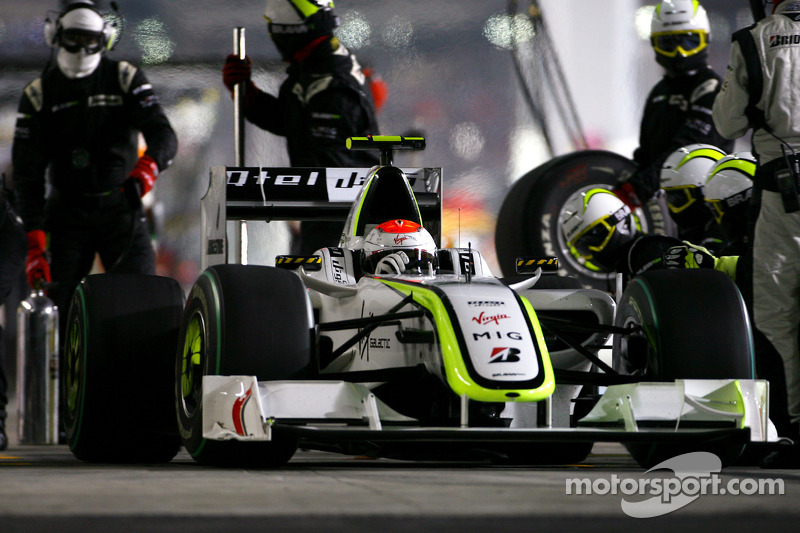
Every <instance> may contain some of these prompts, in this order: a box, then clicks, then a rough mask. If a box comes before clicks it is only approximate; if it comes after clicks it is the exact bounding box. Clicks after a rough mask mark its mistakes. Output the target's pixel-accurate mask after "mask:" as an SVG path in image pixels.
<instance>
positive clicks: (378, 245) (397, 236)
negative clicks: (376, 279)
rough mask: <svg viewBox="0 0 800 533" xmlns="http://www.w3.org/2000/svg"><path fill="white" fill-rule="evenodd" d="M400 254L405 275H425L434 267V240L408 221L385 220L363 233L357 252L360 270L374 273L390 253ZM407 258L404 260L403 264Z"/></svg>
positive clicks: (423, 230) (425, 231) (424, 230)
mask: <svg viewBox="0 0 800 533" xmlns="http://www.w3.org/2000/svg"><path fill="white" fill-rule="evenodd" d="M398 252H404V253H405V254H406V257H405V258H404V262H405V263H406V264H405V272H416V273H421V274H424V273H427V272H428V269H429V266H428V265H432V266H433V268H435V267H436V265H437V260H436V241H434V240H433V236H432V235H431V234H430V233H428V230H426V229H425V228H423V227H422V226H421V225H419V224H417V223H416V222H412V221H410V220H402V219H398V220H389V221H386V222H384V223H382V224H379V225H378V226H376V227H375V228H373V229H372V230H371V231H370V232H369V233H367V236H366V238H365V239H364V246H363V248H362V249H361V267H362V269H363V270H364V272H365V273H367V274H374V273H376V269H377V267H378V263H380V262H381V260H382V259H384V258H386V257H387V256H389V255H391V254H395V253H398ZM405 259H407V261H405Z"/></svg>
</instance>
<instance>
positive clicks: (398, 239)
mask: <svg viewBox="0 0 800 533" xmlns="http://www.w3.org/2000/svg"><path fill="white" fill-rule="evenodd" d="M410 238H411V237H410V236H409V235H399V236H397V237H395V238H394V243H395V244H403V243H404V242H405V240H406V239H410Z"/></svg>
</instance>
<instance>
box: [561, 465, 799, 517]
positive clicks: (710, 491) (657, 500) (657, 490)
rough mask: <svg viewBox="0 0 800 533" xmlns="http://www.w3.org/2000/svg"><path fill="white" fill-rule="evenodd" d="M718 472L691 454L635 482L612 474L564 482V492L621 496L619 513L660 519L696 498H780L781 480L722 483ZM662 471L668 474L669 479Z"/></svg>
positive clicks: (645, 474)
mask: <svg viewBox="0 0 800 533" xmlns="http://www.w3.org/2000/svg"><path fill="white" fill-rule="evenodd" d="M721 469H722V461H720V459H719V457H717V456H716V455H714V454H713V453H708V452H692V453H686V454H683V455H679V456H677V457H673V458H672V459H667V460H666V461H663V462H661V463H659V464H657V465H656V466H654V467H653V468H651V469H650V470H648V471H647V472H645V473H644V475H643V476H642V477H640V478H638V479H636V478H619V477H618V476H617V475H616V474H613V475H612V476H611V479H608V478H596V479H589V478H567V480H566V492H567V495H608V494H612V495H617V494H622V501H621V502H620V507H621V508H622V512H624V513H625V514H626V515H628V516H631V517H633V518H653V517H656V516H662V515H665V514H668V513H671V512H672V511H677V510H678V509H680V508H682V507H685V506H687V505H689V504H690V503H692V502H693V501H695V500H696V499H697V498H699V497H700V496H708V495H712V496H713V495H725V494H727V495H732V496H753V495H756V494H758V495H764V494H766V495H776V494H779V495H783V494H784V490H785V487H784V482H783V480H782V479H770V478H759V479H738V478H732V479H726V480H723V479H722V478H720V476H719V473H720V470H721ZM665 471H671V472H672V476H669V475H667V474H666V472H665ZM649 474H652V476H649ZM661 474H664V475H661ZM645 476H647V477H645ZM656 476H658V477H656Z"/></svg>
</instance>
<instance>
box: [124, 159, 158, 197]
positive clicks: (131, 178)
mask: <svg viewBox="0 0 800 533" xmlns="http://www.w3.org/2000/svg"><path fill="white" fill-rule="evenodd" d="M157 178H158V165H157V164H156V161H155V159H153V158H152V157H150V156H149V155H143V156H142V157H140V158H139V160H138V161H137V162H136V166H135V167H133V170H131V173H130V174H128V178H127V179H126V180H125V181H124V182H123V184H122V192H124V193H125V198H126V199H127V200H128V204H129V205H130V206H131V208H133V209H134V210H135V209H138V208H139V207H141V205H142V201H141V199H140V198H141V197H142V196H144V195H145V194H147V193H148V192H150V191H151V190H152V189H153V185H154V184H155V182H156V179H157Z"/></svg>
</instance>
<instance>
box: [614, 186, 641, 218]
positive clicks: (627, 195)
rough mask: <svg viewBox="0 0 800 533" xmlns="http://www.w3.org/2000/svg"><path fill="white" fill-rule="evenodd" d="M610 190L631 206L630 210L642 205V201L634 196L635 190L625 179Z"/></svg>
mask: <svg viewBox="0 0 800 533" xmlns="http://www.w3.org/2000/svg"><path fill="white" fill-rule="evenodd" d="M611 192H613V193H614V194H616V195H617V196H618V197H619V199H620V200H622V202H623V203H624V204H625V205H627V206H628V207H630V208H631V211H633V210H634V209H636V208H637V207H642V202H641V201H639V197H638V196H636V191H634V190H633V185H631V184H630V183H628V182H627V181H626V182H624V183H621V184H619V185H618V186H617V187H616V188H614V189H611Z"/></svg>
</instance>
